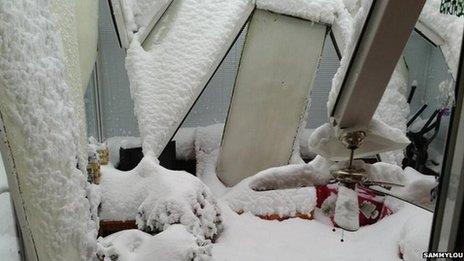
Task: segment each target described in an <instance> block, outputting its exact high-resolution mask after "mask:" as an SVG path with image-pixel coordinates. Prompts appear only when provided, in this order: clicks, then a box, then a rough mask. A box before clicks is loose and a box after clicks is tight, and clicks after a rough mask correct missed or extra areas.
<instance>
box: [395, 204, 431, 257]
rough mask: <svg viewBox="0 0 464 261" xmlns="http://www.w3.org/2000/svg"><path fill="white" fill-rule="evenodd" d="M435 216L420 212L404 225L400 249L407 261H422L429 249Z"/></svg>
mask: <svg viewBox="0 0 464 261" xmlns="http://www.w3.org/2000/svg"><path fill="white" fill-rule="evenodd" d="M432 220H433V214H432V213H430V212H418V213H417V215H415V216H413V217H410V218H409V219H408V220H407V222H405V223H404V225H403V228H402V230H401V234H400V241H399V247H400V252H401V254H402V256H403V259H404V260H406V261H421V260H424V259H423V258H422V253H423V252H426V251H427V250H428V247H429V238H430V230H431V228H432Z"/></svg>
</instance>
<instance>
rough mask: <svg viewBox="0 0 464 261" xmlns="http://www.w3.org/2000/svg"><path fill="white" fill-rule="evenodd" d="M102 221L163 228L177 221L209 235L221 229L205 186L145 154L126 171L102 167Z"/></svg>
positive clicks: (214, 205)
mask: <svg viewBox="0 0 464 261" xmlns="http://www.w3.org/2000/svg"><path fill="white" fill-rule="evenodd" d="M101 172H102V180H101V183H100V187H101V191H102V206H101V212H100V218H101V219H102V220H118V221H125V220H134V219H136V222H137V225H138V227H139V228H140V229H143V230H146V231H154V232H156V231H163V230H165V229H166V228H167V227H169V226H170V225H171V224H175V223H181V224H183V225H185V226H186V227H187V228H188V230H189V231H190V232H192V233H193V234H195V235H196V236H199V237H203V238H213V237H214V236H215V235H217V234H218V233H219V232H220V230H221V217H220V211H219V209H218V207H217V204H216V201H215V199H214V198H213V197H212V195H211V192H210V191H209V189H208V188H207V187H206V186H205V185H204V184H203V183H202V182H201V181H200V180H199V179H198V178H196V177H195V176H193V175H190V174H189V173H187V172H184V171H171V170H168V169H165V168H163V167H161V166H160V165H159V164H158V162H157V160H156V159H153V158H151V157H149V156H145V157H144V158H143V159H142V161H141V162H140V163H139V165H138V166H137V167H136V168H135V169H133V170H131V171H127V172H123V171H119V170H116V169H114V168H112V167H109V166H102V168H101Z"/></svg>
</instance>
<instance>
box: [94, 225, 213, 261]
mask: <svg viewBox="0 0 464 261" xmlns="http://www.w3.org/2000/svg"><path fill="white" fill-rule="evenodd" d="M98 242H99V251H98V256H99V257H100V258H102V259H103V260H104V261H109V260H121V261H146V260H156V261H174V260H176V261H204V260H209V259H210V257H211V245H210V244H209V243H208V242H207V241H203V240H201V239H198V238H196V237H195V236H194V235H192V234H191V233H189V232H188V231H187V229H186V228H185V226H183V225H178V224H177V225H172V226H170V227H169V228H168V229H166V230H165V231H163V232H161V233H159V234H157V235H154V236H152V235H150V234H147V233H145V232H142V231H140V230H136V229H133V230H124V231H121V232H118V233H115V234H112V235H110V236H108V237H105V238H99V240H98Z"/></svg>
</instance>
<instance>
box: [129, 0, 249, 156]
mask: <svg viewBox="0 0 464 261" xmlns="http://www.w3.org/2000/svg"><path fill="white" fill-rule="evenodd" d="M252 9H253V4H252V2H251V1H248V0H228V1H225V0H221V1H219V0H216V1H193V0H179V1H175V2H174V3H173V4H172V5H171V6H170V8H169V9H168V10H167V11H166V14H165V16H164V17H163V18H162V20H161V21H160V22H159V23H158V24H157V26H156V27H155V28H154V29H153V31H152V33H151V35H150V36H149V37H148V38H147V40H146V42H145V44H144V46H143V47H142V46H141V44H140V42H139V41H137V40H136V39H135V40H134V41H132V43H131V45H130V48H129V50H128V52H127V58H126V68H127V73H128V76H129V80H130V85H131V94H132V98H133V99H134V103H135V113H136V116H137V119H138V122H139V129H140V134H141V138H142V146H143V150H144V152H145V153H147V152H149V151H150V152H153V153H154V154H155V155H157V156H158V155H159V154H160V153H161V151H162V150H163V148H164V146H165V145H166V144H167V142H168V141H169V140H170V139H171V137H172V136H173V134H174V132H175V130H176V129H177V127H178V126H179V124H180V123H181V121H182V119H183V118H184V117H185V115H186V114H187V112H188V111H189V109H190V107H191V106H192V105H193V103H194V101H195V100H196V98H197V97H198V95H199V94H200V92H201V91H202V90H203V87H204V86H205V85H206V83H207V82H208V80H209V79H210V77H211V76H212V74H213V73H214V71H215V69H216V67H217V66H218V65H219V63H220V61H221V60H222V58H223V57H224V56H225V54H226V52H227V50H228V49H229V47H230V46H231V44H232V43H233V41H234V39H235V38H236V36H237V35H238V33H239V32H240V30H241V29H242V28H243V26H244V24H245V22H246V20H247V19H248V16H249V14H250V13H251V11H252Z"/></svg>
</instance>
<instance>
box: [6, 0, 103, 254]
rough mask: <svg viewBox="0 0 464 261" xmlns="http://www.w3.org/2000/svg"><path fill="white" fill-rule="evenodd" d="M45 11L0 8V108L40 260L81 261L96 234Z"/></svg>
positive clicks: (15, 4)
mask: <svg viewBox="0 0 464 261" xmlns="http://www.w3.org/2000/svg"><path fill="white" fill-rule="evenodd" d="M50 5H51V1H47V0H44V1H33V0H14V1H13V0H2V1H1V2H0V39H1V40H0V85H1V86H2V88H0V109H1V111H2V117H3V121H4V124H5V128H6V130H7V136H8V138H9V144H10V146H11V150H12V153H13V157H14V159H15V164H16V170H17V171H18V172H19V173H18V174H19V175H18V182H19V183H20V184H21V192H22V193H21V196H22V200H23V202H24V204H25V205H24V208H25V211H26V213H27V217H28V222H29V224H30V229H31V231H32V235H33V237H34V240H35V243H36V248H37V250H38V254H39V257H40V259H43V260H62V259H63V258H66V257H69V255H72V254H70V253H75V254H76V255H77V256H72V257H73V258H78V257H79V258H81V259H86V258H88V257H89V256H90V255H92V254H93V253H94V251H95V246H96V244H95V238H96V228H95V225H94V223H93V222H92V221H91V220H90V211H89V209H90V206H89V201H88V200H87V199H86V198H85V186H86V177H85V175H84V174H83V173H82V172H81V171H80V170H78V169H77V168H76V165H77V164H78V162H79V163H80V166H81V167H82V168H83V167H85V164H84V163H85V159H83V158H82V157H80V155H82V154H83V153H82V152H79V149H78V148H79V146H78V141H79V136H78V131H77V130H78V125H77V123H76V122H77V120H76V116H75V113H74V111H73V108H72V101H71V98H70V87H69V86H68V85H67V83H66V77H65V63H64V56H63V52H62V45H61V44H62V43H61V39H60V34H59V32H58V28H57V25H56V22H57V20H56V19H55V18H54V16H53V15H52V13H51V11H50ZM82 165H84V166H82ZM70 249H72V250H70ZM71 251H72V252H71Z"/></svg>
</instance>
